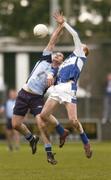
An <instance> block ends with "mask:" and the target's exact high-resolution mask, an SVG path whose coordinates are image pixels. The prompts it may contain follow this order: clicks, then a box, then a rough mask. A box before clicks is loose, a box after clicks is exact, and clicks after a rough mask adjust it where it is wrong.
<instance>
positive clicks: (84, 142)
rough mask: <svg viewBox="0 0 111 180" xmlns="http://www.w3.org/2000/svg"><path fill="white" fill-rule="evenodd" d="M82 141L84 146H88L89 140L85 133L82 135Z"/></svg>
mask: <svg viewBox="0 0 111 180" xmlns="http://www.w3.org/2000/svg"><path fill="white" fill-rule="evenodd" d="M80 137H81V140H82V142H83V144H88V142H89V140H88V137H87V135H86V134H85V132H83V133H82V134H80Z"/></svg>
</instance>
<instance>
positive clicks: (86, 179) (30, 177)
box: [0, 142, 111, 180]
mask: <svg viewBox="0 0 111 180" xmlns="http://www.w3.org/2000/svg"><path fill="white" fill-rule="evenodd" d="M92 147H93V157H92V159H87V158H86V157H85V155H84V150H83V147H82V144H81V143H67V144H66V145H65V146H64V147H63V148H62V149H59V147H58V146H57V145H53V151H54V152H56V153H57V154H56V159H57V160H58V164H57V165H56V166H52V165H50V164H49V163H47V161H46V155H45V153H44V149H43V146H42V145H38V153H37V154H35V155H32V154H31V149H30V148H29V146H28V144H24V145H21V148H20V151H18V152H9V151H7V150H6V145H5V144H0V180H111V143H110V142H109V143H92Z"/></svg>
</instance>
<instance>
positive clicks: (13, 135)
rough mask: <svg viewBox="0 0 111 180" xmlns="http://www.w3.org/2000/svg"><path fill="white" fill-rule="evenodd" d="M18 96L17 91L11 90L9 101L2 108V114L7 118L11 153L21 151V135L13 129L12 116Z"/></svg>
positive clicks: (0, 109)
mask: <svg viewBox="0 0 111 180" xmlns="http://www.w3.org/2000/svg"><path fill="white" fill-rule="evenodd" d="M16 96H17V93H16V91H15V90H14V89H10V90H9V93H8V99H7V100H6V102H5V103H4V105H2V106H1V107H0V114H1V113H5V117H6V137H7V142H8V148H9V150H10V151H13V150H18V149H19V133H18V132H17V131H16V130H14V129H13V128H12V115H13V107H14V105H15V100H16Z"/></svg>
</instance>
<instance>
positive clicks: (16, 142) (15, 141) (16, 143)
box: [13, 130, 20, 150]
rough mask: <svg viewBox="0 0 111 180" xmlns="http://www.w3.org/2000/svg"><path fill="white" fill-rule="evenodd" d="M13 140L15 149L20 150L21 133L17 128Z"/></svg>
mask: <svg viewBox="0 0 111 180" xmlns="http://www.w3.org/2000/svg"><path fill="white" fill-rule="evenodd" d="M13 140H14V146H15V149H16V150H18V149H19V146H20V135H19V132H18V131H16V130H13Z"/></svg>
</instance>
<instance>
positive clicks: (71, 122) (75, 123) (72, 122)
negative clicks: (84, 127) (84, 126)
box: [69, 118, 79, 129]
mask: <svg viewBox="0 0 111 180" xmlns="http://www.w3.org/2000/svg"><path fill="white" fill-rule="evenodd" d="M69 121H70V124H71V125H72V126H73V127H74V128H76V129H78V126H79V122H78V120H77V119H75V118H71V119H69Z"/></svg>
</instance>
